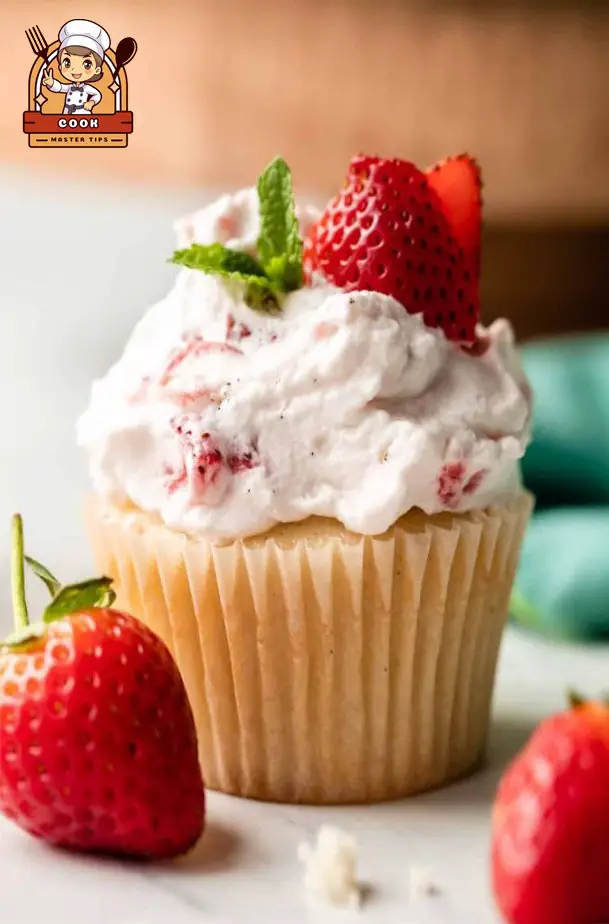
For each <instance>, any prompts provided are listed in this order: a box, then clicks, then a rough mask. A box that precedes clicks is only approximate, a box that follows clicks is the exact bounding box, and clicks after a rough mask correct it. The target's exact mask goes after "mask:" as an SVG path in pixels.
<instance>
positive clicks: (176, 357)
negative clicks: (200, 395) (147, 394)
mask: <svg viewBox="0 0 609 924" xmlns="http://www.w3.org/2000/svg"><path fill="white" fill-rule="evenodd" d="M204 353H237V354H239V355H242V353H243V351H242V350H240V349H239V348H238V347H235V346H232V344H230V343H222V342H220V341H216V340H204V339H203V337H199V336H196V337H191V338H190V339H188V340H186V342H185V343H184V344H183V345H182V346H180V347H179V348H178V349H177V350H174V352H173V353H172V354H171V356H170V357H169V362H168V363H167V365H166V367H165V369H164V371H163V373H162V374H161V378H160V380H159V384H160V385H168V384H169V382H170V381H171V379H172V377H173V376H174V375H175V374H176V372H177V371H178V369H179V368H180V366H181V365H182V363H183V362H184V361H185V360H187V359H190V358H194V357H196V356H202V355H203V354H204Z"/></svg>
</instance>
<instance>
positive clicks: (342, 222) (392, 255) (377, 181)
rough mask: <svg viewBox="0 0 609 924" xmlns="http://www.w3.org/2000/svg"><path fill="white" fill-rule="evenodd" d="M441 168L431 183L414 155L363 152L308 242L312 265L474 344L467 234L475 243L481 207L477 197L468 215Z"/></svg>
mask: <svg viewBox="0 0 609 924" xmlns="http://www.w3.org/2000/svg"><path fill="white" fill-rule="evenodd" d="M438 173H439V174H440V181H439V180H438V177H436V175H435V174H434V179H433V180H432V181H430V175H426V174H425V173H423V172H422V171H420V170H419V169H418V168H417V167H415V166H414V164H411V163H408V162H407V161H403V160H397V159H391V160H388V159H383V158H379V157H363V156H362V157H356V158H355V159H354V160H353V161H352V162H351V165H350V167H349V172H348V174H347V180H346V183H345V185H344V187H343V189H342V190H341V192H340V193H339V194H338V195H337V196H336V197H335V198H334V199H333V200H332V201H331V202H330V204H329V205H328V206H327V208H326V210H325V211H324V213H323V215H322V216H321V218H320V219H319V221H318V222H317V223H316V224H315V225H314V227H313V229H312V230H311V233H310V235H309V237H308V238H307V240H306V241H305V243H304V261H305V269H306V272H307V274H308V275H309V276H310V275H311V274H313V273H321V274H322V275H323V276H324V277H325V278H326V279H327V280H328V281H329V282H331V283H333V284H334V285H336V286H339V287H340V288H343V289H346V290H354V289H368V290H372V291H376V292H383V293H385V294H386V295H391V296H393V297H394V298H395V299H396V300H397V301H399V302H401V304H403V305H404V307H405V308H406V310H407V311H408V312H410V313H411V314H419V313H422V314H423V318H424V321H425V323H426V324H427V325H428V326H429V327H441V328H442V330H443V331H444V333H445V334H446V336H447V337H448V338H449V339H451V340H457V341H460V342H463V343H473V342H474V341H475V339H476V332H475V328H476V323H477V321H478V314H479V311H478V273H477V268H476V267H475V262H474V260H473V259H472V255H471V253H469V252H468V253H466V252H465V250H464V248H463V246H462V245H461V240H460V238H461V237H462V238H465V236H466V235H465V231H466V230H467V231H468V241H469V239H470V238H472V237H473V234H472V229H473V226H474V225H475V223H476V221H479V217H480V211H479V205H478V208H477V210H476V207H475V204H474V203H472V214H471V216H467V214H466V209H465V208H464V207H462V203H463V202H465V201H466V199H467V195H464V196H463V199H460V198H459V197H458V196H457V195H456V194H455V190H456V189H457V188H458V183H457V182H456V181H454V182H453V181H451V183H446V182H445V183H442V182H441V177H442V170H439V171H438ZM434 184H436V185H438V186H439V187H440V188H439V189H438V190H436V189H435V188H434ZM442 186H444V188H445V190H447V202H446V203H445V202H443V200H442V198H441V194H443V190H442V188H441V187H442ZM457 205H458V215H457V211H456V212H455V219H454V221H453V214H452V212H453V209H455V210H457ZM470 219H471V220H470ZM468 248H469V243H468Z"/></svg>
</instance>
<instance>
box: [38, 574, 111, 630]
mask: <svg viewBox="0 0 609 924" xmlns="http://www.w3.org/2000/svg"><path fill="white" fill-rule="evenodd" d="M111 584H112V578H109V577H102V578H92V579H91V580H89V581H82V583H80V584H68V585H67V586H66V587H62V588H61V589H60V590H59V591H58V592H57V593H56V594H55V596H54V597H53V599H52V600H51V602H50V603H49V605H48V606H47V608H46V609H45V611H44V613H43V615H42V618H43V620H44V622H54V621H55V620H56V619H61V617H62V616H69V615H70V614H71V613H77V612H78V611H79V610H87V609H90V608H91V607H104V606H112V604H113V603H114V601H115V600H116V594H115V593H114V591H113V590H112V587H111Z"/></svg>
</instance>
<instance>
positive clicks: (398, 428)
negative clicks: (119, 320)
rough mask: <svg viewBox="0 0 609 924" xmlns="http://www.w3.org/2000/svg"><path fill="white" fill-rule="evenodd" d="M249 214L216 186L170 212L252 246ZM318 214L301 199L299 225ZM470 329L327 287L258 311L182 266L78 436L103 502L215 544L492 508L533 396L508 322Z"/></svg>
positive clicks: (204, 235)
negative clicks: (273, 531)
mask: <svg viewBox="0 0 609 924" xmlns="http://www.w3.org/2000/svg"><path fill="white" fill-rule="evenodd" d="M257 215H258V208H257V198H256V193H255V190H242V191H240V192H239V193H236V194H235V195H233V196H223V197H221V198H220V199H219V200H217V201H216V202H214V203H213V204H212V205H210V206H209V207H208V208H206V209H203V210H202V211H200V212H198V213H196V214H195V215H193V216H190V217H189V218H187V219H184V220H183V221H182V222H180V223H179V224H178V226H177V235H178V243H179V246H187V245H188V244H189V243H191V242H192V241H193V240H196V241H198V242H200V243H212V242H213V241H220V242H222V243H225V244H227V245H228V246H230V247H234V248H238V249H241V250H248V251H249V252H250V253H255V246H256V238H257V235H258V219H257ZM315 217H316V213H315V211H314V210H313V209H312V208H301V209H300V210H299V221H300V223H301V230H302V231H303V233H306V229H307V226H308V224H309V223H310V222H311V221H312V220H314V219H315ZM480 336H481V338H482V339H483V342H484V343H485V346H486V351H485V352H484V353H483V355H476V356H474V355H470V354H468V353H466V352H464V350H463V349H462V348H461V347H460V346H459V345H458V344H456V343H453V342H450V341H448V340H447V339H446V338H445V336H444V334H443V333H442V331H440V330H432V329H428V328H426V327H425V325H424V324H423V322H422V320H421V317H420V316H419V315H409V314H408V313H407V312H406V311H405V310H404V308H403V307H402V306H401V305H400V304H399V303H398V302H397V301H395V300H394V299H392V298H391V297H388V296H385V295H381V294H379V293H376V292H350V293H346V292H342V291H340V290H337V289H334V288H332V287H329V286H327V285H322V284H320V285H314V286H307V287H305V288H303V289H301V290H299V291H297V292H293V293H291V294H290V295H288V296H286V298H285V302H284V304H283V310H282V312H281V314H280V315H278V316H270V315H265V314H259V313H256V312H254V311H252V310H251V309H249V308H248V307H247V306H246V304H245V303H244V301H243V292H242V290H241V288H240V286H239V285H236V284H232V283H227V282H226V281H223V280H221V279H219V278H218V277H215V276H211V275H206V274H204V273H202V272H199V271H197V270H189V269H182V270H180V271H179V273H178V275H177V278H176V281H175V285H174V286H173V288H172V290H171V291H170V292H169V294H168V295H167V297H166V298H164V299H163V300H162V301H160V302H159V303H158V304H156V305H154V306H153V307H152V308H150V310H149V311H148V312H147V313H146V314H145V315H144V317H143V318H142V320H141V321H140V322H139V324H138V325H137V326H136V328H135V330H134V332H133V334H132V336H131V339H130V340H129V342H128V344H127V347H126V349H125V351H124V353H123V355H122V357H121V358H120V359H119V361H118V362H117V363H116V364H115V365H114V366H113V367H112V368H111V369H110V371H109V372H108V374H107V375H106V376H105V377H104V378H103V379H101V380H100V381H97V382H95V383H94V385H93V389H92V396H91V402H90V405H89V408H88V409H87V410H86V412H85V413H84V414H83V416H82V417H81V419H80V421H79V424H78V440H79V443H80V445H82V446H84V447H85V448H86V449H87V450H88V452H89V458H90V467H91V473H92V477H93V480H94V484H95V488H96V490H97V491H98V492H101V494H102V495H105V496H106V497H107V498H108V499H109V500H110V501H111V502H114V503H125V502H130V503H132V504H135V505H136V506H138V507H140V508H142V509H143V510H146V511H150V512H153V513H155V514H157V515H158V516H159V517H160V518H161V519H162V520H163V521H164V522H165V523H166V524H168V525H169V526H170V527H173V528H175V529H178V530H183V531H185V532H188V533H193V534H204V535H206V536H208V537H210V538H212V539H218V540H225V539H232V538H237V537H244V536H248V535H253V534H256V533H259V532H262V531H264V530H266V529H268V528H269V527H271V526H273V525H274V524H275V523H278V522H293V521H297V520H301V519H303V518H305V517H308V516H311V515H319V516H327V517H335V518H336V519H337V520H339V521H341V522H342V523H343V524H344V525H345V526H346V527H347V528H348V529H351V530H354V531H356V532H360V533H365V534H378V533H382V532H384V531H385V530H386V529H387V528H388V527H389V526H391V525H392V524H393V523H394V522H395V521H396V520H397V519H398V518H399V517H400V516H401V515H402V514H404V513H406V512H407V511H408V510H410V509H411V508H413V507H418V508H420V509H422V510H423V511H425V512H426V513H435V512H439V511H443V510H453V511H462V510H469V509H473V508H482V507H486V506H489V505H492V504H494V503H498V502H501V501H502V500H504V499H505V498H506V497H507V496H509V495H510V494H512V493H514V492H516V491H517V490H518V489H519V485H520V479H519V466H518V460H519V459H520V458H521V456H522V455H523V453H524V451H525V448H526V445H527V443H528V440H529V427H530V404H531V400H530V390H529V386H528V383H527V381H526V379H525V377H524V373H523V371H522V368H521V365H520V362H519V360H518V356H517V352H516V349H515V346H514V337H513V333H512V329H511V327H510V325H509V324H508V322H506V321H503V320H502V321H496V322H495V323H494V324H492V325H491V326H490V328H488V329H484V328H482V327H481V328H480Z"/></svg>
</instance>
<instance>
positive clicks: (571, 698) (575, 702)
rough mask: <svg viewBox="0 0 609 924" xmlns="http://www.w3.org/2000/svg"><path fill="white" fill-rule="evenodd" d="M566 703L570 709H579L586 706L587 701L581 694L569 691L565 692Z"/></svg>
mask: <svg viewBox="0 0 609 924" xmlns="http://www.w3.org/2000/svg"><path fill="white" fill-rule="evenodd" d="M567 702H568V703H569V706H570V707H571V709H581V707H582V706H586V705H587V703H588V700H587V699H586V697H585V696H582V695H581V693H578V691H577V690H573V689H569V690H567Z"/></svg>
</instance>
